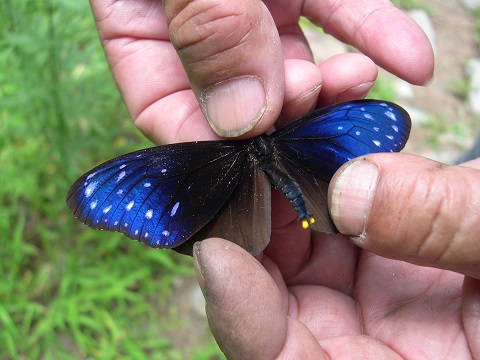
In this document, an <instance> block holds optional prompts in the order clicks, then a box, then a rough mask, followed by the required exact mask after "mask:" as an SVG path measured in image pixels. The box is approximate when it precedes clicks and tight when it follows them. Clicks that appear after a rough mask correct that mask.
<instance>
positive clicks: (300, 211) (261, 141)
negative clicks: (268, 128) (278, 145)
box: [250, 135, 314, 228]
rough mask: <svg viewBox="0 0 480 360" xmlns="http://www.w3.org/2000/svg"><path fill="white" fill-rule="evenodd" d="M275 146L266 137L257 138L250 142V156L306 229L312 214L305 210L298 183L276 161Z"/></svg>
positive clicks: (310, 221) (310, 222) (312, 220)
mask: <svg viewBox="0 0 480 360" xmlns="http://www.w3.org/2000/svg"><path fill="white" fill-rule="evenodd" d="M276 155H277V154H276V149H275V145H274V144H273V143H272V141H271V140H270V139H269V138H268V137H267V136H263V135H262V136H259V137H257V138H255V139H254V140H253V142H252V149H251V151H250V156H252V157H253V160H254V161H255V162H256V163H257V164H258V166H259V167H260V168H261V169H262V170H263V172H264V173H265V174H266V175H267V177H268V179H269V180H270V183H271V184H272V186H273V187H274V188H275V189H277V190H278V191H280V192H281V193H282V194H283V196H284V197H285V198H286V199H287V200H288V202H289V203H290V205H291V206H292V207H293V209H294V210H295V212H296V213H297V219H298V220H299V221H302V226H303V227H304V228H307V227H308V226H309V224H313V222H314V219H313V217H312V214H311V213H310V212H309V211H308V209H307V204H306V202H305V199H304V196H303V193H302V190H301V189H300V186H299V185H298V183H297V182H296V181H295V180H294V179H293V178H292V177H291V176H290V175H288V174H287V173H286V172H285V171H284V170H282V169H281V168H280V167H279V165H278V161H277V160H276V158H277V156H276Z"/></svg>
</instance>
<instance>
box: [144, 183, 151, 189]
mask: <svg viewBox="0 0 480 360" xmlns="http://www.w3.org/2000/svg"><path fill="white" fill-rule="evenodd" d="M150 186H152V184H150V183H145V184H143V187H147V188H148V187H150Z"/></svg>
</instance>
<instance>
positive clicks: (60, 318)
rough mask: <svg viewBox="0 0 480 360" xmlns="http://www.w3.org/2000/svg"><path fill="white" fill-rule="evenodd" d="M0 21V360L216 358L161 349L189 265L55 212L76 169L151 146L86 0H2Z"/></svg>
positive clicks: (203, 350) (203, 349)
mask: <svg viewBox="0 0 480 360" xmlns="http://www.w3.org/2000/svg"><path fill="white" fill-rule="evenodd" d="M0 14H1V15H0V29H1V38H0V69H1V70H0V164H1V168H0V271H1V275H2V277H1V280H0V358H1V359H8V358H11V359H60V358H61V359H68V358H87V357H90V358H96V359H109V358H115V359H119V358H129V359H132V358H135V359H142V358H154V359H159V358H162V359H184V358H194V359H207V358H217V355H218V354H219V351H218V350H217V348H216V346H215V345H213V340H211V339H210V340H209V341H208V342H206V343H203V344H202V345H201V346H200V348H191V347H190V346H189V344H185V347H183V348H178V347H176V348H175V347H173V346H172V341H171V337H172V336H171V334H172V333H174V330H175V327H176V326H178V325H179V323H178V319H177V316H176V314H175V308H174V307H173V306H172V305H169V304H168V303H167V300H168V299H169V295H170V293H171V288H172V286H171V285H172V282H173V281H174V280H175V279H176V278H177V277H178V276H181V275H189V276H191V275H192V274H193V266H192V264H191V260H190V259H189V258H187V257H182V256H179V255H176V254H174V253H173V252H171V251H149V249H148V248H147V247H145V246H142V245H141V244H136V243H133V242H131V241H125V238H122V236H120V235H118V234H112V233H103V232H98V231H93V230H90V229H88V228H86V227H85V226H83V225H82V224H80V223H78V222H77V221H75V220H74V219H73V217H72V216H71V214H70V212H69V211H68V209H67V208H66V205H65V195H66V193H67V191H68V189H69V186H70V185H71V184H72V182H73V181H74V180H75V179H76V178H77V177H78V176H79V175H81V174H82V173H83V172H85V171H86V170H88V169H90V168H91V167H92V166H94V165H95V164H97V163H99V162H102V161H105V160H107V159H109V158H111V157H113V156H117V155H119V154H122V153H125V152H127V151H133V150H136V149H139V148H143V147H148V146H151V144H150V143H148V141H147V140H145V139H144V138H143V137H141V136H140V135H139V133H138V131H136V130H134V126H133V125H132V124H131V121H130V120H129V118H128V116H127V113H126V111H125V108H124V106H123V103H122V101H121V99H120V97H119V94H118V91H117V89H116V87H115V85H114V82H113V80H112V78H111V75H110V72H109V70H108V68H107V65H106V61H105V59H104V55H103V52H102V49H101V46H100V43H99V41H98V38H97V33H96V29H95V25H94V22H93V19H92V16H91V14H90V9H89V5H88V2H86V1H59V0H45V1H33V0H4V1H2V2H0ZM169 334H170V335H169ZM167 335H169V336H167ZM193 336H194V334H193ZM216 354H217V355H216Z"/></svg>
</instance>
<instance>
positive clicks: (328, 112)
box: [271, 100, 411, 181]
mask: <svg viewBox="0 0 480 360" xmlns="http://www.w3.org/2000/svg"><path fill="white" fill-rule="evenodd" d="M410 126H411V122H410V117H409V115H408V113H407V112H406V111H405V110H404V109H403V108H401V107H399V106H398V105H396V104H393V103H390V102H386V101H378V100H358V101H351V102H347V103H342V104H338V105H333V106H330V107H326V108H322V109H319V110H316V111H314V112H312V113H310V114H307V115H305V116H303V117H301V118H299V119H298V120H296V121H294V122H292V123H290V124H288V125H287V126H285V127H283V128H281V129H280V130H279V131H277V132H275V133H273V134H272V135H271V137H272V138H273V139H274V141H275V143H276V146H277V150H278V152H279V153H280V154H281V155H280V156H286V157H288V158H290V159H291V160H292V161H293V162H295V163H297V164H298V165H299V166H301V167H303V168H305V169H307V170H308V171H310V172H311V173H313V174H314V175H315V176H316V177H318V178H320V179H322V180H324V181H330V179H331V177H332V176H333V174H334V173H335V171H337V170H338V168H339V167H340V166H341V165H343V164H344V163H346V162H347V161H349V160H351V159H353V158H355V157H357V156H361V155H365V154H370V153H376V152H397V151H400V150H401V149H402V148H403V147H404V146H405V143H406V141H407V139H408V136H409V133H410Z"/></svg>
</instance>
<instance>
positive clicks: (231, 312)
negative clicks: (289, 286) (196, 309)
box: [193, 239, 287, 359]
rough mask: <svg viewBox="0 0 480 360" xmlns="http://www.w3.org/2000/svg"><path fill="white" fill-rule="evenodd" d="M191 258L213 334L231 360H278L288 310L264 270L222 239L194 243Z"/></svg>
mask: <svg viewBox="0 0 480 360" xmlns="http://www.w3.org/2000/svg"><path fill="white" fill-rule="evenodd" d="M193 256H194V260H195V269H196V271H197V278H198V280H199V284H200V287H201V289H202V292H203V294H204V296H205V300H206V311H207V317H208V322H209V325H210V329H211V330H212V333H213V335H214V336H215V339H216V340H217V343H218V345H219V346H220V348H221V349H222V351H223V352H224V353H225V355H226V356H227V358H228V359H273V358H275V356H276V355H277V354H278V353H280V351H281V349H282V347H283V344H284V341H285V337H286V332H287V330H286V329H287V308H286V302H285V301H283V300H282V296H281V293H280V291H279V289H278V287H277V285H276V283H275V281H274V280H273V279H272V277H271V276H270V275H269V273H268V272H267V271H266V270H265V268H264V267H263V266H262V265H261V264H260V263H259V262H258V261H257V260H256V259H255V258H254V257H253V256H251V255H250V254H249V253H247V252H246V251H245V250H243V249H242V248H241V247H239V246H237V245H235V244H233V243H231V242H228V241H226V240H222V239H207V240H204V241H201V242H197V243H195V245H194V247H193ZM265 329H269V330H268V332H265Z"/></svg>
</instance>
